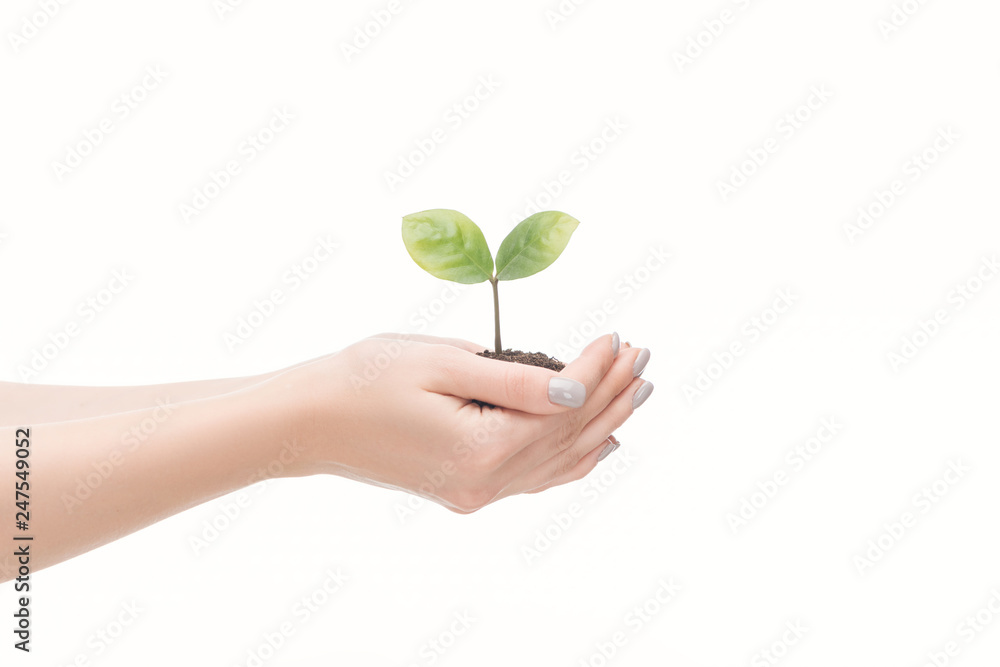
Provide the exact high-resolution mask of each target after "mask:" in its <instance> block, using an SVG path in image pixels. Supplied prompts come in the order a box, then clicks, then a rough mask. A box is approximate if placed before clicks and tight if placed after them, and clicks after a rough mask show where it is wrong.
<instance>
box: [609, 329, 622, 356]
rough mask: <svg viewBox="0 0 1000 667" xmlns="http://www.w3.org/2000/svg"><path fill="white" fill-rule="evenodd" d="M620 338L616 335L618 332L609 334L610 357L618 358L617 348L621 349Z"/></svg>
mask: <svg viewBox="0 0 1000 667" xmlns="http://www.w3.org/2000/svg"><path fill="white" fill-rule="evenodd" d="M621 346H622V339H621V338H619V337H618V332H617V331H616V332H615V333H613V334H611V357H612V358H613V359H617V358H618V350H620V349H621Z"/></svg>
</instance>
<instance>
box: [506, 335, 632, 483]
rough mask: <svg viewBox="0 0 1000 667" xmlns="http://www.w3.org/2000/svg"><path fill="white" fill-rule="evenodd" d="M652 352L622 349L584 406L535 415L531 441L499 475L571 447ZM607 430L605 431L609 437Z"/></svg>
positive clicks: (529, 427) (522, 470) (513, 474)
mask: <svg viewBox="0 0 1000 667" xmlns="http://www.w3.org/2000/svg"><path fill="white" fill-rule="evenodd" d="M649 356H650V355H649V350H647V349H644V348H629V349H626V350H622V351H621V353H620V354H619V355H618V358H617V359H615V361H614V364H612V366H611V369H610V370H609V371H608V372H607V373H606V374H605V376H604V377H603V378H602V379H601V382H600V383H599V384H598V386H597V388H596V389H595V390H594V391H593V392H592V393H591V395H590V397H589V398H588V399H587V402H586V403H585V404H584V405H583V407H582V408H580V409H579V410H574V411H572V412H569V413H566V414H561V415H547V416H542V417H536V418H535V419H534V420H533V421H532V422H529V423H527V424H526V425H525V429H524V430H525V431H526V435H527V436H528V437H529V438H530V442H531V444H530V445H529V446H527V447H525V448H523V450H522V451H520V452H516V453H513V454H512V455H511V457H510V458H509V459H508V460H507V461H506V462H505V463H504V465H503V467H502V468H501V470H500V471H499V473H500V479H503V480H505V481H506V480H513V479H516V478H518V477H520V476H521V475H524V474H526V473H528V472H530V471H532V470H534V469H535V468H537V467H538V466H540V465H541V464H542V463H544V462H545V461H547V460H549V459H550V458H552V457H553V456H555V455H557V454H559V453H561V452H564V451H565V450H566V449H568V448H569V447H571V446H572V445H573V443H575V442H576V441H577V438H579V436H580V433H581V432H582V431H583V429H584V428H585V427H586V426H587V424H588V423H590V422H591V421H592V420H593V419H594V418H595V417H597V416H598V415H599V414H600V413H601V412H603V411H604V410H605V409H606V408H607V407H608V405H609V404H610V403H611V402H612V401H614V400H615V398H616V397H617V396H618V395H620V394H621V393H622V392H624V391H626V390H627V388H628V387H629V385H630V384H631V383H632V381H633V380H634V379H635V374H636V372H637V371H638V372H642V370H643V368H644V366H645V364H646V362H647V360H648V359H649ZM610 432H611V431H608V433H610ZM608 433H605V434H603V435H604V436H605V437H606V436H607V435H608ZM580 456H582V454H580Z"/></svg>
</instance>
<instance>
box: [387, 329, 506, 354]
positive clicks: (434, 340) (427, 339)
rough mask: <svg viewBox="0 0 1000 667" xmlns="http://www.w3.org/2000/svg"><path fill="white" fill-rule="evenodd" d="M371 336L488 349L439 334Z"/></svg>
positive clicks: (468, 348) (478, 350) (477, 349)
mask: <svg viewBox="0 0 1000 667" xmlns="http://www.w3.org/2000/svg"><path fill="white" fill-rule="evenodd" d="M369 338H386V339H389V340H398V341H406V340H409V341H414V342H417V343H429V344H432V345H451V346H452V347H457V348H459V349H460V350H466V351H467V352H472V353H473V354H475V353H476V352H482V351H483V350H485V349H487V348H486V347H485V346H483V345H478V344H476V343H472V342H470V341H467V340H462V339H461V338H440V337H438V336H427V335H424V334H407V333H392V332H385V333H380V334H378V335H375V336H369Z"/></svg>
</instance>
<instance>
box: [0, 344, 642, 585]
mask: <svg viewBox="0 0 1000 667" xmlns="http://www.w3.org/2000/svg"><path fill="white" fill-rule="evenodd" d="M483 349H484V348H483V347H482V346H481V345H476V344H473V343H470V342H468V341H462V340H457V339H445V338H432V337H428V336H414V335H410V336H403V335H399V334H380V335H379V336H373V337H371V338H366V339H364V340H362V341H360V342H358V343H355V344H354V345H351V346H349V347H347V348H345V349H343V350H341V351H340V352H336V353H334V354H330V355H327V356H324V357H320V358H317V359H313V360H311V361H307V362H304V363H301V364H298V365H295V366H291V367H289V368H286V369H282V370H279V371H275V372H273V373H267V374H263V375H258V376H252V377H245V378H229V379H222V380H208V381H202V382H188V383H175V384H166V385H149V386H141V387H62V386H38V385H23V384H16V383H0V443H4V444H3V446H2V447H0V453H2V455H0V484H14V483H15V482H16V481H18V479H17V478H16V477H15V472H16V469H15V461H16V457H15V456H14V449H15V447H14V443H15V441H16V438H15V433H16V431H17V430H18V429H19V428H24V427H30V447H29V448H30V452H31V453H30V458H29V463H30V468H29V470H30V473H29V476H28V480H29V482H30V496H31V498H30V515H31V516H30V531H29V533H28V534H30V535H32V536H33V537H34V540H33V541H32V542H31V554H32V556H31V569H32V571H37V570H39V569H42V568H44V567H48V566H50V565H53V564H55V563H59V562H61V561H64V560H67V559H69V558H73V557H74V556H77V555H80V554H82V553H85V552H87V551H90V550H91V549H94V548H96V547H99V546H101V545H103V544H106V543H108V542H111V541H113V540H116V539H118V538H120V537H123V536H125V535H128V534H130V533H132V532H135V531H137V530H140V529H141V528H144V527H145V526H148V525H150V524H153V523H155V522H157V521H160V520H162V519H165V518H167V517H169V516H171V515H173V514H176V513H178V512H181V511H183V510H185V509H188V508H190V507H193V506H195V505H198V504H201V503H204V502H206V501H209V500H211V499H213V498H217V497H219V496H222V495H225V494H227V493H230V492H232V491H235V490H237V489H240V488H242V487H244V486H247V485H249V484H251V483H253V482H255V481H260V479H261V478H262V476H264V477H273V476H280V477H299V476H305V475H314V474H332V475H339V476H341V477H346V478H349V479H355V480H358V481H363V482H366V483H369V484H374V485H377V486H383V487H387V488H393V489H399V490H403V491H407V492H410V493H414V494H417V495H420V496H423V497H426V498H428V499H430V500H433V501H435V502H437V503H439V504H441V505H443V506H444V507H446V508H448V509H450V510H452V511H455V512H460V513H470V512H474V511H476V510H479V509H481V508H483V507H485V506H486V505H488V504H490V503H493V502H495V501H497V500H500V499H502V498H504V497H507V496H511V495H515V494H520V493H537V492H539V491H543V490H545V489H548V488H551V487H553V486H557V485H561V484H566V483H568V482H571V481H574V480H577V479H580V478H582V477H584V476H585V475H586V474H587V473H589V472H590V471H591V470H593V468H594V467H595V466H596V465H597V463H598V461H597V459H598V456H600V454H601V452H602V451H603V450H604V448H605V447H606V446H607V444H608V443H609V436H610V435H611V434H612V433H613V432H614V431H615V430H616V429H617V428H618V427H620V426H621V425H622V424H623V423H624V422H625V420H626V419H628V418H629V416H631V414H632V412H633V409H634V408H633V397H634V395H635V393H636V391H638V390H639V388H640V387H642V386H643V385H644V384H646V381H645V380H643V379H641V378H638V377H635V376H634V370H635V368H634V366H635V362H636V359H637V358H638V357H639V354H640V352H641V351H642V350H641V348H634V347H632V346H630V345H629V344H628V343H625V344H622V345H620V347H619V349H617V350H616V349H615V348H614V345H613V339H612V337H611V336H610V335H609V336H602V337H600V338H598V339H597V340H595V341H593V342H592V343H591V344H590V345H589V346H587V348H585V349H584V350H583V352H582V353H581V354H580V356H579V357H578V358H577V359H576V360H574V361H573V362H572V363H570V364H568V365H567V367H566V368H565V369H564V370H563V371H562V372H561V373H558V374H557V373H555V372H554V371H551V370H546V369H541V368H535V367H531V366H525V365H522V364H512V363H507V362H503V361H495V360H491V359H485V358H482V357H478V356H476V355H475V354H474V352H477V351H480V350H483ZM387 353H390V356H385V355H386V354H387ZM380 355H382V356H380ZM390 357H391V362H390V363H387V364H386V363H380V364H379V366H380V367H381V369H380V370H379V371H378V372H377V374H374V375H373V373H372V372H371V369H372V368H373V366H372V364H371V363H370V362H373V361H375V360H379V361H380V362H382V361H384V360H385V359H387V358H390ZM366 370H367V375H366ZM554 376H561V377H568V378H572V379H574V380H577V381H579V382H580V383H582V384H583V385H584V387H585V388H586V400H585V401H584V403H583V405H582V406H581V407H577V408H568V407H564V406H560V405H556V404H554V403H552V402H550V400H549V397H548V383H549V380H550V379H551V378H552V377H554ZM649 389H651V387H650V388H649ZM647 391H648V390H647ZM473 399H476V400H479V401H482V402H485V403H487V404H489V405H492V406H495V407H492V408H491V407H488V406H487V407H481V406H480V405H478V404H476V403H474V402H473ZM21 437H22V436H18V437H17V439H20V438H21ZM16 511H17V508H16V507H15V506H14V503H13V502H6V503H0V525H2V526H3V527H4V530H3V533H4V534H6V535H10V534H11V533H12V532H16V531H15V529H14V525H15V512H16ZM15 576H17V563H16V562H15V559H13V558H12V557H10V556H6V557H5V558H3V559H0V581H8V580H10V579H13V578H14V577H15Z"/></svg>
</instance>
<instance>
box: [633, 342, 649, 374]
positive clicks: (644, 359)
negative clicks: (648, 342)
mask: <svg viewBox="0 0 1000 667" xmlns="http://www.w3.org/2000/svg"><path fill="white" fill-rule="evenodd" d="M648 363H649V348H648V347H647V348H643V350H642V352H640V353H639V356H638V357H636V359H635V366H633V367H632V377H634V378H637V377H639V373H641V372H642V371H643V370H645V369H646V364H648Z"/></svg>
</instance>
